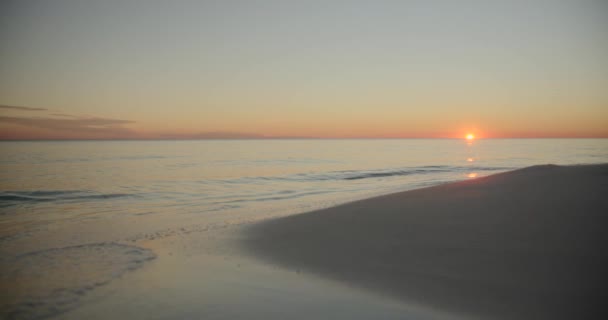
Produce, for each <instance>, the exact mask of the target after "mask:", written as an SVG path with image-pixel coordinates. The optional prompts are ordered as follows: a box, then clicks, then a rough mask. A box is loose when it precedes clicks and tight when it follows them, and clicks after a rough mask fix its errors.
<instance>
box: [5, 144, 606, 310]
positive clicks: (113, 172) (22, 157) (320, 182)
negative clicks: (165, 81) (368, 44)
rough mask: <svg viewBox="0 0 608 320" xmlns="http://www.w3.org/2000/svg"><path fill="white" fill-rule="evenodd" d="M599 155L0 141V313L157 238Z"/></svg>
mask: <svg viewBox="0 0 608 320" xmlns="http://www.w3.org/2000/svg"><path fill="white" fill-rule="evenodd" d="M603 162H608V140H607V139H538V140H536V139H512V140H510V139H491V140H490V139H488V140H476V141H471V142H468V141H465V140H459V139H428V140H427V139H395V140H202V141H47V142H34V141H30V142H2V143H0V254H1V255H2V257H1V258H0V269H1V271H2V272H1V273H0V274H1V276H0V283H2V289H3V290H0V291H2V293H1V296H0V314H3V315H8V317H9V318H11V317H13V318H46V317H49V316H56V315H60V314H63V313H64V312H66V311H68V310H73V309H76V308H77V307H79V306H80V305H81V304H82V303H83V301H84V300H83V299H84V297H90V296H91V292H94V291H95V290H96V288H98V287H101V286H104V285H106V284H107V283H109V282H111V281H112V280H113V279H116V278H120V277H123V278H124V277H125V274H127V273H128V272H130V271H134V270H137V269H139V268H141V267H143V266H144V265H146V264H147V263H149V261H153V260H155V259H156V260H159V259H165V258H162V256H163V254H164V253H159V252H155V250H154V248H155V247H158V248H161V247H162V248H165V247H166V246H165V247H163V246H160V245H157V244H158V243H162V241H163V239H175V238H180V237H185V235H188V234H202V233H205V232H208V231H210V230H217V229H226V228H231V227H232V226H239V225H246V224H249V223H253V222H255V221H260V220H263V219H268V218H272V217H279V216H284V215H289V214H296V213H299V212H305V211H310V210H314V209H318V208H323V207H328V206H332V205H336V204H340V203H344V202H348V201H353V200H357V199H362V198H366V197H371V196H375V195H381V194H386V193H391V192H397V191H403V190H409V189H415V188H420V187H426V186H432V185H436V184H440V183H446V182H451V181H458V180H465V179H477V178H480V177H482V176H485V175H489V174H493V173H498V172H503V171H507V170H513V169H517V168H522V167H526V166H531V165H538V164H548V163H552V164H562V165H572V164H587V163H603ZM155 241H156V242H155ZM171 241H173V240H171ZM205 241H207V240H205ZM195 242H196V241H194V240H192V241H190V240H189V241H184V243H183V244H181V246H182V249H181V250H180V252H182V254H183V253H184V252H190V253H192V252H194V251H196V250H194V249H193V248H194V245H193V243H195ZM171 243H173V242H171ZM215 246H216V247H217V245H215ZM190 247H192V248H190ZM197 250H198V249H197ZM213 250H215V251H217V250H216V249H213ZM213 250H212V251H213ZM156 251H162V250H160V249H159V250H156ZM174 251H175V250H174ZM175 254H176V255H177V256H173V261H176V263H180V261H182V260H183V257H180V256H179V253H177V252H175ZM159 257H160V258H159ZM166 257H167V258H166V259H165V260H166V261H170V258H168V257H169V256H168V255H167V256H166ZM207 261H208V260H207ZM205 263H206V264H201V265H199V267H200V266H202V265H213V264H209V262H205ZM162 265H163V264H159V266H162ZM169 269H170V268H169ZM220 269H222V268H220ZM83 270H84V271H83ZM151 274H152V275H150V276H149V277H151V278H154V277H157V275H154V272H152V273H151ZM36 277H38V278H36ZM190 278H191V277H190ZM184 282H185V283H189V282H191V279H190V280H189V279H187V278H186V279H185V280H184ZM15 288H17V289H18V290H15ZM176 290H177V289H176ZM180 290H181V289H180ZM220 291H221V290H220ZM214 292H216V291H214ZM239 292H242V291H239ZM207 293H208V292H207ZM314 295H316V293H312V294H311V296H314ZM337 296H341V294H337ZM148 300H150V299H148ZM182 300H183V299H182ZM383 308H384V307H383ZM182 309H183V308H182ZM186 309H187V308H186ZM366 310H371V309H366ZM219 314H220V315H221V312H220V313H219ZM85 315H86V314H85ZM180 315H181V316H183V314H180ZM81 316H82V315H81ZM86 316H88V315H86ZM168 316H169V317H171V316H176V314H170V315H168ZM199 316H200V314H199ZM208 316H209V315H208ZM352 316H353V314H348V315H346V316H345V317H346V318H349V317H352ZM219 317H220V318H221V316H219Z"/></svg>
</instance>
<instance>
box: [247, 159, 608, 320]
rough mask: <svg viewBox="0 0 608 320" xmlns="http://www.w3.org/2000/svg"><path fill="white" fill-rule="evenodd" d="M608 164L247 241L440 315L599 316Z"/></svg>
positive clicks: (368, 205) (400, 203) (483, 184)
mask: <svg viewBox="0 0 608 320" xmlns="http://www.w3.org/2000/svg"><path fill="white" fill-rule="evenodd" d="M607 180H608V164H598V165H577V166H556V165H543V166H533V167H527V168H523V169H518V170H514V171H509V172H504V173H498V174H494V175H490V176H486V177H482V178H477V179H473V180H466V181H460V182H454V183H447V184H440V185H437V186H432V187H426V188H422V189H415V190H409V191H403V192H398V193H393V194H388V195H382V196H377V197H373V198H368V199H363V200H357V201H354V202H350V203H346V204H341V205H338V206H335V207H331V208H326V209H320V210H316V211H312V212H307V213H303V214H297V215H293V216H287V217H281V218H276V219H271V220H268V221H263V222H259V223H256V224H254V225H251V226H248V227H247V228H246V229H245V230H244V234H245V237H244V240H243V241H242V245H243V247H244V248H245V249H246V250H247V252H249V253H250V254H252V255H253V256H255V257H258V258H261V259H262V260H266V261H268V262H271V263H273V264H276V265H279V266H282V267H286V268H294V269H297V270H303V271H304V272H307V273H314V274H318V275H320V276H322V277H326V278H329V279H333V280H338V281H340V282H343V283H347V284H349V285H353V286H355V287H360V288H363V289H369V290H371V291H374V292H376V293H380V294H387V295H391V296H394V297H397V298H399V299H400V300H402V301H404V302H412V303H418V304H421V305H425V306H427V307H431V308H435V309H437V310H439V311H442V312H452V313H454V314H457V315H459V316H460V315H464V316H470V317H472V318H477V317H480V318H484V319H569V318H577V317H578V318H584V317H592V316H597V313H598V312H599V310H600V309H599V308H600V307H601V303H602V300H601V299H600V298H601V297H600V294H599V293H600V290H602V289H603V288H602V284H603V280H604V279H605V277H604V275H603V273H604V272H603V270H605V269H606V268H608V264H607V263H606V262H607V261H608V254H607V253H606V252H605V251H606V250H605V248H604V245H605V244H606V243H608V241H607V240H608V236H607V235H605V234H604V232H603V229H604V227H605V226H607V225H608V224H607V223H606V222H608V216H607V214H605V212H608V200H606V197H605V195H606V194H608V183H607V182H608V181H607Z"/></svg>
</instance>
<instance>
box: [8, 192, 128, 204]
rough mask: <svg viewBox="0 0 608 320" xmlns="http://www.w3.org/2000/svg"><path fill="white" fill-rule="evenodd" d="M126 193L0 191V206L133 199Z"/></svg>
mask: <svg viewBox="0 0 608 320" xmlns="http://www.w3.org/2000/svg"><path fill="white" fill-rule="evenodd" d="M133 196H135V194H128V193H98V192H94V191H88V190H35V191H1V192H0V206H8V205H16V204H20V203H28V202H31V203H36V202H50V201H86V200H105V199H114V198H124V197H133Z"/></svg>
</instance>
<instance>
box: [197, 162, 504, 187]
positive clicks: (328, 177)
mask: <svg viewBox="0 0 608 320" xmlns="http://www.w3.org/2000/svg"><path fill="white" fill-rule="evenodd" d="M511 169H515V168H514V167H486V166H446V165H438V166H421V167H405V168H389V169H371V170H342V171H328V172H309V173H296V174H291V175H283V176H258V177H240V178H234V179H224V180H202V181H199V183H203V184H258V183H265V182H281V181H283V182H299V181H302V182H310V181H332V180H333V181H339V180H361V179H371V178H390V177H398V176H407V175H421V174H433V173H450V172H454V173H461V172H473V171H475V172H484V171H489V172H491V171H504V170H511Z"/></svg>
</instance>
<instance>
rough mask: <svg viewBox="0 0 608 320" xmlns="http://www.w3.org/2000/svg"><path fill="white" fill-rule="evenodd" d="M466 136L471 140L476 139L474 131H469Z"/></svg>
mask: <svg viewBox="0 0 608 320" xmlns="http://www.w3.org/2000/svg"><path fill="white" fill-rule="evenodd" d="M466 138H467V140H469V141H471V140H473V139H475V135H474V134H472V133H467V135H466Z"/></svg>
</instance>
